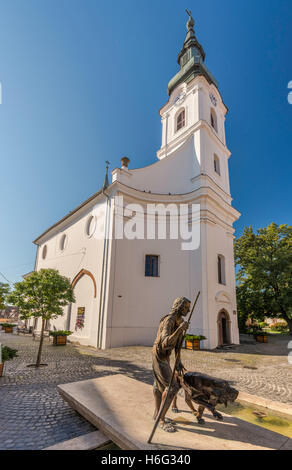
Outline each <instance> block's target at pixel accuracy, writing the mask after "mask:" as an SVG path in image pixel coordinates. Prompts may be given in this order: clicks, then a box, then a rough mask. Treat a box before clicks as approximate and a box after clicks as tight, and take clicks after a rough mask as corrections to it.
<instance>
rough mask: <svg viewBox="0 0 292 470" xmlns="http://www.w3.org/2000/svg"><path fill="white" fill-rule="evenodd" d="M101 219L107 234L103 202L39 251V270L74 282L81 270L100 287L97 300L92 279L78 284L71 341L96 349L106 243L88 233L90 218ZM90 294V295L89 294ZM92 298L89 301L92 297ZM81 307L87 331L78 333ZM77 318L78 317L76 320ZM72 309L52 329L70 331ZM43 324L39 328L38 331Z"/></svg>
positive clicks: (84, 279) (51, 239) (71, 223)
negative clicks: (53, 273) (44, 256)
mask: <svg viewBox="0 0 292 470" xmlns="http://www.w3.org/2000/svg"><path fill="white" fill-rule="evenodd" d="M91 216H94V217H97V219H98V220H97V225H98V227H100V230H101V233H103V230H104V217H105V202H104V201H103V202H100V203H97V204H95V206H94V207H91V208H90V210H88V211H86V212H85V213H83V215H82V216H81V217H80V216H79V217H78V218H76V219H75V220H74V221H72V222H70V223H68V225H65V226H64V227H63V229H62V231H59V232H58V233H57V234H55V235H54V236H52V237H49V234H48V238H47V239H45V240H44V241H43V243H42V244H41V246H40V248H39V256H38V259H37V264H36V270H40V269H41V268H52V269H57V270H58V271H59V272H60V274H61V275H64V276H66V277H68V278H70V280H71V281H73V279H74V278H75V276H76V275H78V273H79V272H80V271H81V270H83V269H84V270H86V271H89V272H90V273H91V274H92V276H93V278H94V280H95V283H96V297H95V298H94V297H93V292H94V289H93V288H94V283H93V281H92V279H91V278H90V277H89V276H88V275H84V276H82V277H81V278H80V280H78V282H77V284H76V286H75V288H74V294H75V297H76V303H75V304H73V305H72V308H71V324H70V328H71V331H74V335H72V336H70V337H69V340H72V341H79V342H80V343H81V344H88V345H92V346H96V344H97V328H98V325H97V322H98V307H99V292H100V282H101V265H102V256H103V246H104V241H103V240H102V239H97V232H95V233H94V234H93V235H92V236H88V235H87V233H86V228H87V223H88V219H89V217H91ZM64 234H66V237H67V239H66V243H65V247H64V250H61V249H60V241H61V238H62V236H63V235H64ZM44 245H46V246H47V256H46V258H45V259H43V257H42V250H43V247H44ZM89 293H90V294H89ZM88 295H89V297H88ZM78 307H85V327H84V329H83V330H79V331H78V332H77V333H75V323H74V318H76V312H77V308H78ZM74 316H75V317H74ZM67 318H68V307H65V308H64V315H63V317H60V318H59V319H57V320H53V321H51V322H50V327H51V328H53V327H55V328H56V329H67V327H68V325H67ZM39 327H40V324H39V325H38V328H39Z"/></svg>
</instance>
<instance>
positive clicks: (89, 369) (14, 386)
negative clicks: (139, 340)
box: [0, 332, 292, 450]
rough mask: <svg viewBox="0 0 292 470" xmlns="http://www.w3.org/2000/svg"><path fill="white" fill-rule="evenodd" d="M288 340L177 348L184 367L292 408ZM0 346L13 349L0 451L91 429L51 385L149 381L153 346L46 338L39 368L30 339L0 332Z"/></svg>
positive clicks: (2, 397) (1, 381) (2, 398)
mask: <svg viewBox="0 0 292 470" xmlns="http://www.w3.org/2000/svg"><path fill="white" fill-rule="evenodd" d="M289 340H291V338H289V337H273V338H271V339H270V338H269V343H268V344H260V343H257V344H245V345H241V346H239V347H236V348H234V349H232V350H228V351H187V350H183V351H182V360H183V363H184V365H185V366H186V368H187V369H188V370H193V371H200V372H204V373H207V374H210V375H214V376H217V377H221V378H223V379H227V380H229V381H230V382H232V383H233V384H234V386H235V387H236V388H238V389H239V390H241V391H245V392H247V393H251V394H254V395H259V396H262V397H264V398H269V399H271V400H276V401H280V402H283V403H289V404H292V365H290V364H289V363H288V352H289V351H288V349H287V345H288V341H289ZM0 342H1V343H2V344H6V345H7V346H10V347H13V348H16V349H18V357H17V358H15V359H14V360H13V361H8V362H6V363H5V371H4V377H2V378H0V450H4V449H15V450H16V449H34V450H37V449H43V448H45V447H48V446H52V445H54V444H57V443H58V442H62V441H65V440H69V439H73V438H75V437H78V436H80V435H82V434H86V433H89V432H92V431H94V430H95V428H94V427H93V426H92V425H91V424H90V423H88V422H87V421H85V420H84V419H83V418H82V417H81V416H80V415H79V414H78V413H76V412H75V411H74V410H72V409H71V408H70V407H69V406H68V405H67V403H66V402H64V401H63V399H62V398H61V397H60V396H59V394H58V392H57V389H56V385H58V384H62V383H69V382H75V381H79V380H86V379H91V378H96V377H101V376H105V375H109V374H125V375H127V376H129V377H132V378H134V379H136V380H141V381H143V382H146V383H149V384H152V382H153V374H152V368H151V348H149V347H143V346H131V347H127V348H115V349H109V350H106V351H100V350H96V349H95V348H90V347H85V346H79V345H73V344H68V345H67V346H57V347H56V346H53V345H52V343H50V342H49V340H48V339H47V338H46V339H45V343H44V349H43V355H42V363H47V364H48V366H46V367H43V368H41V369H38V370H36V369H35V368H28V367H27V365H28V364H32V363H33V362H35V360H36V356H37V349H38V345H39V341H38V340H35V341H33V339H32V337H31V336H23V335H19V336H17V335H15V334H5V333H4V332H0Z"/></svg>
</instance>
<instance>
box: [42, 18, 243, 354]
mask: <svg viewBox="0 0 292 470" xmlns="http://www.w3.org/2000/svg"><path fill="white" fill-rule="evenodd" d="M178 64H179V66H180V70H179V72H178V73H177V74H176V75H175V76H174V77H173V78H172V79H171V80H170V82H169V84H168V94H169V99H168V101H167V103H166V104H165V105H164V106H163V107H162V108H161V109H160V116H161V123H162V144H161V148H160V149H159V150H158V152H157V161H156V162H155V163H154V164H151V165H149V166H146V167H144V168H138V169H131V164H130V161H129V159H128V158H126V157H124V158H122V165H121V168H115V169H114V170H113V171H112V181H111V184H109V182H108V178H107V175H106V178H105V183H104V186H103V188H102V189H101V190H100V191H99V192H97V193H96V194H94V195H93V196H92V197H90V198H89V199H88V200H86V201H85V202H83V203H82V204H81V205H80V206H79V207H77V208H76V209H75V210H73V211H72V212H70V213H69V214H67V215H66V216H65V217H64V218H63V219H62V220H60V221H58V222H57V223H56V224H55V225H53V226H52V227H50V228H49V229H48V230H46V231H45V232H44V233H43V234H42V235H40V236H39V237H38V238H37V239H36V240H35V241H34V243H35V244H36V245H37V254H36V264H35V269H36V270H39V269H41V268H53V269H57V270H58V271H59V272H60V274H62V275H64V276H67V277H68V278H70V279H71V281H72V286H73V287H74V294H75V298H76V302H75V303H72V304H71V305H70V306H69V307H66V308H65V309H64V315H63V317H59V318H58V319H57V320H54V321H53V322H51V324H50V325H49V327H50V329H52V328H57V329H68V330H71V331H72V332H73V334H72V335H71V336H70V337H69V339H70V340H71V341H75V342H79V343H80V344H83V345H90V346H94V347H97V348H102V349H104V348H114V347H121V346H129V345H148V346H150V345H152V344H153V341H154V339H155V336H156V332H157V327H158V325H159V321H160V319H161V318H162V317H163V316H164V315H166V314H167V313H168V312H169V311H170V308H171V306H172V303H173V301H174V299H175V298H177V297H179V296H185V297H187V298H189V299H190V300H191V301H192V302H193V301H194V299H195V297H196V294H197V292H198V291H200V292H201V294H200V297H199V301H198V303H197V306H196V309H195V312H194V314H193V317H192V322H191V326H190V329H189V333H192V334H196V335H204V336H205V337H206V338H207V339H206V340H205V341H204V342H203V344H202V347H204V348H208V349H213V348H216V347H217V346H220V345H227V344H238V343H239V332H238V323H237V309H236V293H235V270H234V255H233V240H234V228H233V223H234V222H235V221H236V220H237V219H238V218H239V217H240V213H239V212H238V211H237V210H236V209H234V208H233V207H232V205H231V203H232V198H231V195H230V187H229V173H228V159H229V157H230V151H229V150H228V148H227V146H226V141H225V116H226V114H227V108H226V106H225V104H224V102H223V100H222V97H221V95H220V93H219V90H218V84H217V82H216V80H215V78H214V77H213V75H212V74H211V73H210V72H209V70H208V69H207V67H206V65H205V52H204V50H203V48H202V46H201V45H200V44H199V42H198V41H197V39H196V36H195V32H194V20H193V18H192V17H191V16H190V17H189V20H188V22H187V35H186V39H185V41H184V45H183V48H182V50H181V51H180V53H179V55H178ZM118 196H119V197H118ZM117 197H118V198H117ZM116 201H122V205H123V207H125V208H126V207H127V208H128V209H127V210H125V211H123V207H122V208H121V207H119V208H118V207H115V206H117V202H116ZM149 204H152V205H153V204H154V205H159V204H163V205H164V206H166V207H167V206H168V205H169V204H176V205H177V206H180V205H181V204H184V205H186V204H187V205H189V206H190V207H191V206H192V205H193V204H196V205H199V208H200V210H199V230H200V232H199V233H200V243H199V244H198V246H196V248H195V249H192V250H183V249H182V239H181V237H180V236H179V237H178V238H177V239H171V238H170V237H168V238H166V239H161V238H159V237H157V236H156V237H153V238H146V237H145V238H142V237H140V238H132V239H131V238H129V237H128V238H126V237H117V236H116V227H115V225H116V221H117V219H116V214H117V212H119V214H121V215H120V218H121V219H122V221H123V223H131V219H133V218H135V217H140V220H141V219H142V218H143V219H144V215H143V210H142V211H141V214H140V215H139V214H138V212H139V210H138V209H137V208H142V209H143V208H145V213H146V207H147V206H148V205H149ZM197 207H198V206H197ZM129 208H132V214H131V211H130V210H129ZM135 209H136V210H135ZM121 211H122V212H121ZM155 217H156V215H154V223H155ZM133 220H134V219H133ZM136 221H137V220H136ZM190 222H191V221H190ZM197 223H198V221H197Z"/></svg>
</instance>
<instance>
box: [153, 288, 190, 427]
mask: <svg viewBox="0 0 292 470" xmlns="http://www.w3.org/2000/svg"><path fill="white" fill-rule="evenodd" d="M190 305H191V302H190V301H189V300H188V299H187V298H186V297H178V298H177V299H176V300H175V301H174V303H173V306H172V309H171V311H170V313H169V314H168V315H166V316H165V317H163V318H162V319H161V321H160V324H159V327H158V332H157V337H156V340H155V342H154V345H153V348H152V363H153V372H154V376H155V381H154V387H153V393H154V399H155V411H154V419H155V420H156V418H157V416H158V413H159V410H160V406H161V403H164V400H165V398H166V396H167V391H168V386H169V384H170V383H171V379H172V370H171V367H170V356H171V352H172V350H173V349H175V351H176V355H177V354H179V358H178V362H177V367H176V371H177V372H178V373H182V372H183V371H184V370H185V368H184V366H183V365H182V363H181V360H180V344H181V342H182V339H183V337H184V335H185V332H186V330H187V328H188V326H189V323H188V322H187V321H184V320H183V317H185V316H186V315H187V313H188V312H189V311H190ZM179 388H180V385H179V382H178V381H177V380H174V381H173V382H172V384H171V388H170V390H169V394H168V396H167V400H166V402H165V403H164V409H163V412H162V414H161V416H160V423H159V424H160V427H161V428H162V429H164V430H165V431H167V432H174V431H175V427H174V425H173V423H172V422H171V421H166V420H165V415H166V412H167V410H168V408H169V407H170V405H171V402H172V400H173V399H174V397H175V396H176V394H177V392H178V390H179Z"/></svg>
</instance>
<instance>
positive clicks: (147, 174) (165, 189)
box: [115, 135, 200, 194]
mask: <svg viewBox="0 0 292 470" xmlns="http://www.w3.org/2000/svg"><path fill="white" fill-rule="evenodd" d="M199 155H200V138H199V135H195V137H193V136H190V137H189V139H188V140H187V141H186V142H185V143H184V144H183V145H181V147H180V148H178V149H177V150H176V151H173V152H172V153H171V154H170V155H168V157H167V158H164V159H162V160H160V161H158V162H156V163H154V164H153V165H149V166H146V167H144V168H141V169H136V170H130V171H129V173H130V175H131V176H129V175H128V174H125V172H124V171H116V172H115V181H116V180H118V181H119V182H121V183H122V184H125V185H127V186H130V187H132V188H136V189H139V190H140V191H145V192H149V191H151V192H152V193H155V194H168V193H172V194H186V193H188V192H192V191H193V189H194V185H193V183H192V181H191V179H192V178H193V177H195V176H198V175H199V174H200V161H199Z"/></svg>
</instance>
